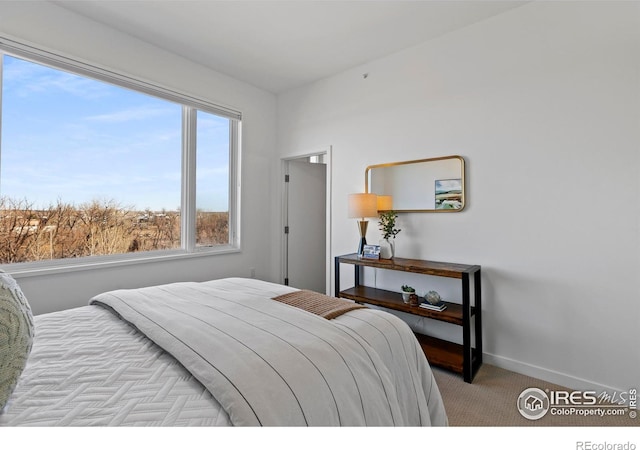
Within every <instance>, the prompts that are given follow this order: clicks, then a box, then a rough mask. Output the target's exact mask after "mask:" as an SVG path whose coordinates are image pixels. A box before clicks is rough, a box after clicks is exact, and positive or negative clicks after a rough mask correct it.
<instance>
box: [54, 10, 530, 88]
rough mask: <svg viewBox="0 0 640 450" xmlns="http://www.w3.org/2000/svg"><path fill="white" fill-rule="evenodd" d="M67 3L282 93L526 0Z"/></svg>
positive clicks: (210, 66) (96, 17)
mask: <svg viewBox="0 0 640 450" xmlns="http://www.w3.org/2000/svg"><path fill="white" fill-rule="evenodd" d="M54 3H56V4H57V5H59V6H62V7H63V8H65V9H67V10H70V11H73V12H76V13H78V14H80V15H82V16H85V17H87V18H90V19H92V20H95V21H97V22H100V23H102V24H104V25H107V26H109V27H112V28H115V29H117V30H119V31H121V32H124V33H127V34H129V35H131V36H134V37H136V38H138V39H141V40H143V41H146V42H148V43H151V44H153V45H156V46H158V47H161V48H163V49H165V50H168V51H170V52H173V53H176V54H179V55H181V56H183V57H185V58H187V59H190V60H192V61H195V62H197V63H199V64H201V65H204V66H206V67H209V68H211V69H213V70H215V71H217V72H220V73H223V74H226V75H229V76H231V77H233V78H236V79H239V80H242V81H245V82H247V83H250V84H252V85H254V86H257V87H259V88H262V89H265V90H267V91H270V92H273V93H280V92H283V91H286V90H289V89H292V88H295V87H298V86H302V85H305V84H308V83H310V82H313V81H316V80H318V79H322V78H325V77H328V76H331V75H334V74H336V73H340V72H343V71H345V70H347V69H349V68H352V67H355V66H358V65H361V64H364V63H366V62H368V61H371V60H374V59H377V58H380V57H383V56H386V55H389V54H392V53H395V52H397V51H400V50H402V49H405V48H408V47H412V46H414V45H417V44H420V43H422V42H425V41H427V40H429V39H433V38H436V37H438V36H441V35H443V34H445V33H447V32H450V31H453V30H456V29H459V28H462V27H465V26H468V25H470V24H472V23H475V22H478V21H481V20H484V19H487V18H489V17H492V16H495V15H498V14H500V13H502V12H504V11H507V10H509V9H512V8H515V7H518V6H521V5H522V4H523V3H526V2H523V1H504V0H501V1H483V0H474V1H451V0H449V1H434V0H431V1H426V0H423V1H416V0H413V1H394V0H382V1H366V0H357V1H353V0H352V1H337V0H333V1H327V0H325V1H311V0H296V1H293V0H289V1H271V0H261V1H245V0H234V1H229V0H228V1H217V0H147V1H140V0H135V1H127V0H120V1H114V0H83V1H77V0H71V1H69V0H59V1H55V2H54Z"/></svg>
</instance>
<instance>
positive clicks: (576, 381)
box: [482, 353, 626, 393]
mask: <svg viewBox="0 0 640 450" xmlns="http://www.w3.org/2000/svg"><path fill="white" fill-rule="evenodd" d="M482 358H483V362H484V363H487V364H491V365H492V366H496V367H500V368H501V369H505V370H510V371H512V372H516V373H519V374H521V375H526V376H529V377H533V378H537V379H539V380H543V381H547V382H549V383H553V384H557V385H560V386H563V387H566V388H568V389H573V390H582V391H586V390H589V391H596V392H598V393H600V392H603V391H607V392H614V391H615V392H623V391H626V389H620V388H615V387H612V386H606V385H603V384H599V383H595V382H593V381H589V380H585V379H583V378H579V377H575V376H573V375H568V374H566V373H561V372H556V371H554V370H549V369H545V368H543V367H538V366H534V365H531V364H527V363H524V362H522V361H516V360H515V359H510V358H505V357H504V356H498V355H492V354H489V353H483V354H482ZM531 387H536V386H531Z"/></svg>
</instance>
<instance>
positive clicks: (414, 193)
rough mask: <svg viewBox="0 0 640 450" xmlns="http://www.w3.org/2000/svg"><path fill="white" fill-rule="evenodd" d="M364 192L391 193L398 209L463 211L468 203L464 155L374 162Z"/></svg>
mask: <svg viewBox="0 0 640 450" xmlns="http://www.w3.org/2000/svg"><path fill="white" fill-rule="evenodd" d="M364 186H365V192H366V193H372V194H377V195H379V196H382V195H389V196H391V197H392V207H391V209H393V210H394V211H396V212H460V211H462V210H463V209H464V207H465V168H464V158H463V157H462V156H458V155H452V156H442V157H439V158H428V159H417V160H413V161H400V162H393V163H386V164H375V165H372V166H369V167H367V169H366V170H365V185H364Z"/></svg>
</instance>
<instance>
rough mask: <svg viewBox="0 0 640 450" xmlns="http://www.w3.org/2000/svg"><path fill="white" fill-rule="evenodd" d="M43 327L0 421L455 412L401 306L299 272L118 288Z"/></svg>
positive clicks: (47, 318)
mask: <svg viewBox="0 0 640 450" xmlns="http://www.w3.org/2000/svg"><path fill="white" fill-rule="evenodd" d="M336 302H337V303H336ZM328 304H330V305H333V306H331V308H328V309H329V310H327V308H326V305H328ZM323 305H325V308H324V310H323V309H322V306H323ZM34 328H35V338H34V340H33V347H32V349H31V351H30V354H29V356H28V359H27V361H26V366H25V367H24V371H22V373H21V375H20V378H19V379H18V382H17V385H16V386H15V389H14V390H13V392H12V393H11V395H10V397H9V399H8V402H7V404H6V406H5V408H4V409H3V411H2V413H1V414H0V426H40V427H41V426H443V425H447V416H446V412H445V409H444V405H443V403H442V399H441V396H440V392H439V390H438V387H437V385H436V382H435V379H434V377H433V374H432V372H431V369H430V367H429V365H428V362H427V360H426V358H425V357H424V354H423V352H422V349H421V348H420V345H419V344H418V342H417V341H416V339H415V337H414V335H413V333H412V332H411V330H410V329H409V328H408V326H407V325H406V324H405V323H404V322H403V321H402V320H400V319H399V318H397V317H396V316H393V315H391V314H388V313H386V312H383V311H380V310H375V309H370V308H364V307H359V306H358V305H356V304H354V303H351V302H348V301H346V300H342V299H335V298H330V297H325V296H321V295H320V294H315V293H311V292H309V291H304V290H298V289H295V288H292V287H288V286H282V285H279V284H274V283H269V282H265V281H260V280H255V279H244V278H225V279H219V280H212V281H207V282H184V283H172V284H167V285H161V286H153V287H147V288H140V289H130V290H124V289H123V290H115V291H110V292H106V293H104V294H100V295H98V296H96V297H94V298H93V299H91V300H90V302H89V304H88V305H87V306H83V307H79V308H74V309H70V310H66V311H60V312H55V313H49V314H43V315H39V316H35V317H34Z"/></svg>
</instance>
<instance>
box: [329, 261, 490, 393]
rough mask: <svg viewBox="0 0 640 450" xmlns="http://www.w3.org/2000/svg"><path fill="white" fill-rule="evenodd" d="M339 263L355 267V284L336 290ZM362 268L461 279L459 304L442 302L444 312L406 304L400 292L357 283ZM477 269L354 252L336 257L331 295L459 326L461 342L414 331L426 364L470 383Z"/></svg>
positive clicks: (478, 331)
mask: <svg viewBox="0 0 640 450" xmlns="http://www.w3.org/2000/svg"><path fill="white" fill-rule="evenodd" d="M340 264H352V265H354V266H355V283H354V284H355V286H353V287H352V288H349V289H345V290H341V289H340ZM363 267H374V268H378V269H385V270H396V271H402V272H412V273H418V274H423V275H432V276H436V277H447V278H456V279H460V280H461V282H462V299H461V303H452V302H446V303H447V308H446V309H445V310H444V311H432V310H429V309H425V308H420V307H419V306H409V305H408V304H406V303H404V302H403V301H402V294H400V293H398V292H392V291H387V290H383V289H376V288H372V287H368V286H363V285H361V284H360V278H361V269H362V268H363ZM480 270H481V269H480V266H476V265H465V264H454V263H446V262H437V261H425V260H421V259H404V258H393V259H365V258H361V257H359V256H358V254H356V253H353V254H349V255H342V256H336V257H335V296H336V297H343V298H348V299H351V300H354V301H356V302H358V303H366V304H370V305H377V306H382V307H384V308H389V309H392V310H396V311H402V312H405V313H409V314H414V315H417V316H422V317H428V318H429V319H434V320H440V321H443V322H448V323H452V324H454V325H459V326H460V327H462V345H459V344H457V343H454V342H449V341H445V340H443V339H438V338H435V337H432V336H427V335H424V334H420V333H415V334H416V337H417V339H418V342H420V346H421V347H422V349H423V351H424V353H425V355H426V356H427V359H428V360H429V363H430V364H433V365H434V366H439V367H443V368H445V369H448V370H452V371H454V372H457V373H459V374H461V375H462V377H463V379H464V381H466V382H467V383H471V382H472V381H473V377H474V376H475V374H476V372H477V371H478V369H479V368H480V366H481V365H482V314H481V312H482V292H481V291H482V286H481V283H482V281H481V277H480ZM471 279H473V290H471V286H470V285H471V283H470V280H471ZM472 293H473V301H472V295H471V294H472ZM472 320H473V322H472ZM472 327H473V333H474V337H475V339H474V341H475V342H474V344H472V340H471V336H472Z"/></svg>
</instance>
